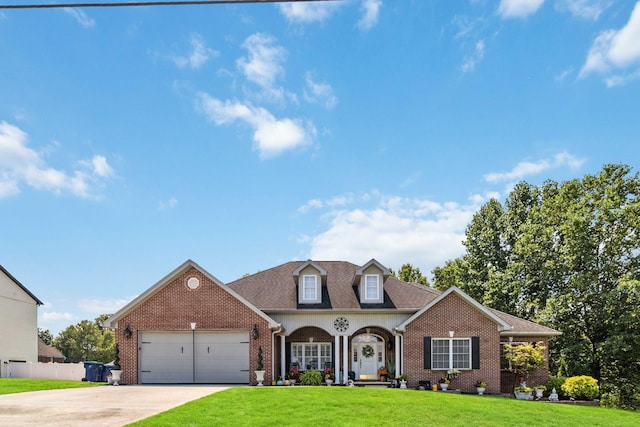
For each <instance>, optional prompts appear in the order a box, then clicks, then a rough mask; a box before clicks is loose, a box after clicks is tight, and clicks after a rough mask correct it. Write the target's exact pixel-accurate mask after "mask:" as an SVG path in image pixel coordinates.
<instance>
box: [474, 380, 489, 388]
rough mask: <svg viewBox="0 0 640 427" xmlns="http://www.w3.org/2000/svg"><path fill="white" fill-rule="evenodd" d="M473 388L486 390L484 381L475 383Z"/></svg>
mask: <svg viewBox="0 0 640 427" xmlns="http://www.w3.org/2000/svg"><path fill="white" fill-rule="evenodd" d="M475 386H476V387H482V388H486V387H487V383H486V382H484V381H476V383H475Z"/></svg>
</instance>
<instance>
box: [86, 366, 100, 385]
mask: <svg viewBox="0 0 640 427" xmlns="http://www.w3.org/2000/svg"><path fill="white" fill-rule="evenodd" d="M102 366H103V364H102V363H100V362H84V378H85V380H87V381H89V382H94V383H97V382H100V381H101V380H102Z"/></svg>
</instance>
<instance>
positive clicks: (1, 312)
mask: <svg viewBox="0 0 640 427" xmlns="http://www.w3.org/2000/svg"><path fill="white" fill-rule="evenodd" d="M39 305H42V301H40V300H39V299H38V298H36V296H35V295H33V294H32V293H31V292H30V291H29V290H28V289H27V288H26V287H25V286H24V285H22V284H21V283H20V282H19V281H18V280H17V279H16V278H15V277H13V276H12V275H11V273H9V272H8V271H7V270H6V269H5V268H4V267H2V266H1V265H0V377H6V375H7V363H8V362H9V361H16V362H37V361H38V306H39Z"/></svg>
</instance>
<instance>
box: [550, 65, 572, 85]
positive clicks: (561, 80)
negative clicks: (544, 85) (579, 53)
mask: <svg viewBox="0 0 640 427" xmlns="http://www.w3.org/2000/svg"><path fill="white" fill-rule="evenodd" d="M572 72H573V67H569V68H567V69H566V70H564V71H562V72H561V73H560V74H558V75H557V76H555V77H554V78H553V80H554V81H555V82H556V83H564V81H565V79H566V78H567V77H568V76H569V74H571V73H572Z"/></svg>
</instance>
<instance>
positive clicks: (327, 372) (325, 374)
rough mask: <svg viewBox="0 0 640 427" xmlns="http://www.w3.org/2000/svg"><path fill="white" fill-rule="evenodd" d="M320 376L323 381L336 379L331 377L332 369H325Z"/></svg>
mask: <svg viewBox="0 0 640 427" xmlns="http://www.w3.org/2000/svg"><path fill="white" fill-rule="evenodd" d="M322 376H323V377H324V379H325V380H331V381H333V380H335V379H336V377H335V376H334V375H333V369H331V368H325V369H324V372H323V373H322Z"/></svg>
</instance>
